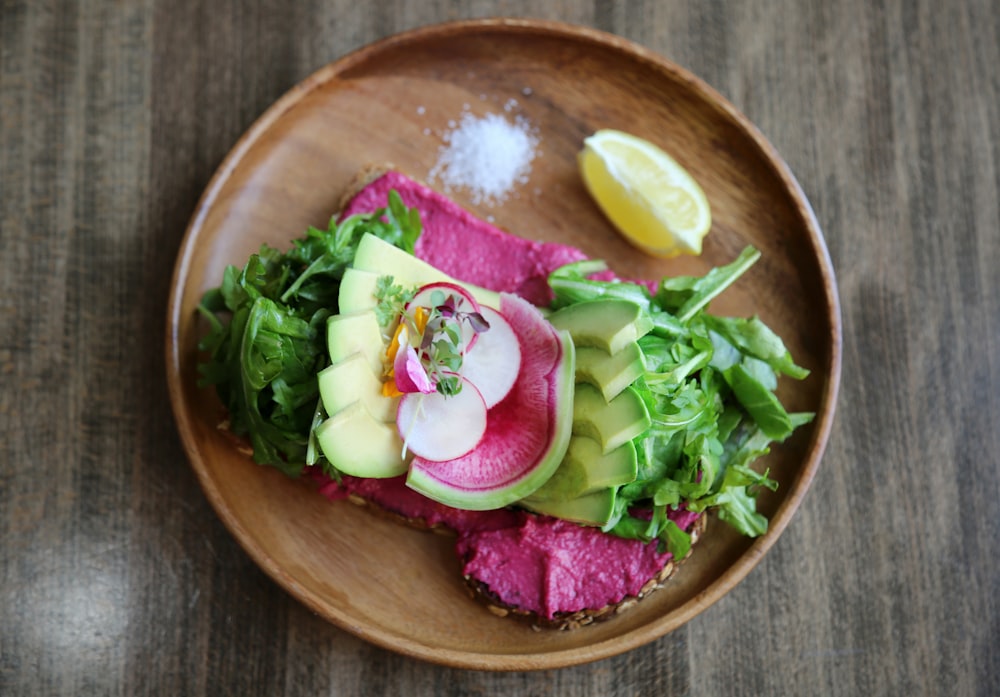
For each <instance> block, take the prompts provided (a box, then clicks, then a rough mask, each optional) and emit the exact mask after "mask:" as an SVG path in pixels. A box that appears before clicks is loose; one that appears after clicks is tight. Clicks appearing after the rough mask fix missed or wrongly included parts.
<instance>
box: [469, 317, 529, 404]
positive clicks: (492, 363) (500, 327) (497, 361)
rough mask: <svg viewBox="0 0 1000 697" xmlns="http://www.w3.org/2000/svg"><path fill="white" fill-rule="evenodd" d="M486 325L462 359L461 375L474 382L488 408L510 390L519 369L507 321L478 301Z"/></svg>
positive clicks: (517, 352)
mask: <svg viewBox="0 0 1000 697" xmlns="http://www.w3.org/2000/svg"><path fill="white" fill-rule="evenodd" d="M479 312H480V314H481V315H482V316H483V319H485V320H486V321H487V322H489V325H490V328H489V330H488V331H485V332H483V333H482V334H480V335H479V340H478V341H477V342H476V346H475V348H474V349H470V350H469V351H468V352H467V353H466V354H465V356H464V357H463V359H462V377H464V378H465V379H466V380H468V381H469V382H471V383H472V384H473V385H475V386H476V387H477V388H478V389H479V392H480V393H481V394H482V395H483V400H484V401H485V402H486V408H487V409H491V408H493V405H495V404H497V403H499V402H500V400H502V399H503V398H504V397H506V396H507V394H508V393H509V392H510V390H511V388H512V387H514V383H515V382H516V381H517V376H518V374H519V373H520V372H521V344H520V342H518V340H517V334H515V333H514V330H513V329H512V328H511V326H510V323H509V322H508V321H507V320H505V319H504V318H503V315H501V314H500V313H499V312H497V311H496V310H494V309H492V308H489V307H486V306H485V305H480V307H479Z"/></svg>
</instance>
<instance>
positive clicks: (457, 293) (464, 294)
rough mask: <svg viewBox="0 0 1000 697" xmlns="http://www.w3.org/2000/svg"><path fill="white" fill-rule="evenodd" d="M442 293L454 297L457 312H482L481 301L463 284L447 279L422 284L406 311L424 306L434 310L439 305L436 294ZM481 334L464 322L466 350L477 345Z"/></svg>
mask: <svg viewBox="0 0 1000 697" xmlns="http://www.w3.org/2000/svg"><path fill="white" fill-rule="evenodd" d="M435 293H441V294H443V296H444V297H445V298H447V297H448V296H449V295H450V296H452V297H454V298H455V300H454V304H455V311H456V312H480V306H479V303H478V302H476V299H475V298H474V297H472V295H471V294H470V293H469V291H467V290H466V289H465V288H463V287H462V286H460V285H458V284H456V283H448V282H447V281H440V282H438V283H428V284H427V285H425V286H421V287H420V288H419V289H418V290H417V293H416V295H414V296H413V300H411V301H410V302H409V303H407V305H406V311H407V312H409V313H411V314H412V312H413V310H414V308H417V307H423V308H426V309H428V310H432V309H434V308H435V307H436V306H437V303H435V302H434V299H433V298H434V294H435ZM478 338H479V335H478V334H477V333H476V332H475V330H474V329H473V328H472V327H471V326H469V323H468V322H463V323H462V345H463V346H465V350H466V351H468V350H469V349H471V348H472V347H473V345H475V343H476V341H477V339H478Z"/></svg>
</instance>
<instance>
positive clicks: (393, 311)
mask: <svg viewBox="0 0 1000 697" xmlns="http://www.w3.org/2000/svg"><path fill="white" fill-rule="evenodd" d="M393 280H394V279H393V277H392V276H379V277H378V278H377V279H376V280H375V300H376V301H377V304H376V305H375V319H376V320H377V321H378V326H379V327H381V328H382V329H383V330H385V329H388V328H389V327H391V326H392V325H393V324H395V322H396V320H397V319H398V318H399V317H400V316H401V315H402V314H403V312H404V311H405V310H406V304H407V303H408V302H410V301H411V300H413V296H414V294H415V293H416V291H417V289H416V288H404V287H403V286H400V285H396V284H395V283H393Z"/></svg>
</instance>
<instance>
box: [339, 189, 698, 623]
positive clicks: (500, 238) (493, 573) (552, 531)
mask: <svg viewBox="0 0 1000 697" xmlns="http://www.w3.org/2000/svg"><path fill="white" fill-rule="evenodd" d="M391 189H395V190H396V191H397V193H398V194H399V195H400V198H401V199H402V200H403V202H404V203H405V204H406V205H407V206H409V207H416V208H417V209H418V210H419V211H420V213H421V219H422V221H423V233H422V234H421V236H420V237H419V238H418V241H417V243H416V248H415V253H416V256H417V257H419V258H421V259H423V260H425V261H427V262H429V263H430V264H432V265H433V266H435V267H437V268H438V269H440V270H441V271H444V272H445V273H447V274H449V275H451V276H453V277H455V278H457V279H459V280H461V281H465V282H467V283H473V284H476V285H479V286H482V287H484V288H488V289H490V290H494V291H501V292H512V293H515V294H518V295H520V296H522V297H524V298H525V299H527V300H529V301H531V302H532V303H534V304H536V305H545V304H547V303H548V302H549V301H550V300H551V298H552V294H551V290H550V289H549V287H548V283H547V278H548V275H549V273H550V272H551V271H553V270H555V269H556V268H558V267H560V266H562V265H564V264H567V263H570V262H574V261H579V260H582V259H585V258H586V256H585V255H584V254H583V252H581V251H580V250H578V249H575V248H573V247H568V246H566V245H561V244H553V243H540V242H532V241H530V240H525V239H522V238H519V237H516V236H514V235H511V234H508V233H506V232H504V231H502V230H500V229H499V228H497V227H495V226H493V225H490V224H489V223H487V222H485V221H483V220H480V219H479V218H476V217H475V216H473V215H472V214H470V213H469V212H468V211H466V210H465V209H463V208H461V207H460V206H458V205H457V204H456V203H454V202H452V201H450V200H449V199H447V198H445V197H444V196H442V195H440V194H438V193H436V192H434V191H433V190H431V189H429V188H427V187H425V186H423V185H421V184H419V183H417V182H415V181H413V180H411V179H409V178H407V177H405V176H404V175H402V174H399V173H398V172H388V173H386V174H383V175H382V176H380V177H379V178H378V179H376V180H375V181H373V182H371V183H370V184H368V185H367V186H366V187H365V188H364V189H362V190H361V191H360V192H359V193H358V194H357V195H356V196H355V197H354V198H353V199H352V200H351V202H350V203H349V205H348V206H347V207H346V209H345V210H344V211H343V217H347V216H349V215H352V214H355V213H367V212H370V211H372V210H376V209H378V208H381V207H383V206H385V203H386V200H387V197H388V192H389V191H390V190H391ZM498 260H502V262H500V261H498ZM320 491H321V493H323V494H324V495H325V496H327V497H329V498H331V499H339V498H345V497H349V496H351V497H359V498H361V499H364V500H365V501H366V502H369V503H372V504H374V505H376V506H378V507H379V508H381V509H383V510H384V511H388V512H390V513H393V514H396V515H397V516H400V517H402V518H404V519H407V520H409V521H411V522H419V523H420V524H421V525H424V526H427V527H443V528H447V529H448V530H451V531H453V532H454V533H455V534H456V535H457V541H456V552H457V554H458V556H459V558H460V559H461V560H462V563H463V565H464V567H463V574H464V575H465V576H466V578H469V579H471V580H473V581H474V582H476V583H478V584H479V585H480V587H484V588H485V589H486V591H487V592H488V594H489V595H490V596H491V597H492V598H496V599H497V600H498V601H499V602H500V603H502V604H504V605H506V606H508V607H511V608H517V609H518V610H521V611H527V612H531V613H534V614H536V615H537V616H538V617H541V618H545V619H550V620H551V619H553V618H555V617H558V616H560V615H566V614H571V613H575V612H578V611H581V610H587V609H594V610H598V609H601V608H605V607H607V606H609V605H615V604H617V603H620V602H621V601H622V600H623V599H625V598H627V597H630V596H637V595H639V594H640V591H641V590H642V588H643V587H644V586H645V585H646V584H647V583H648V582H649V581H650V579H655V578H656V577H657V575H658V574H659V573H660V571H661V570H662V569H663V568H664V566H665V565H666V564H667V562H669V561H670V559H671V555H670V553H669V552H660V551H659V550H658V545H657V543H656V542H655V541H654V542H651V543H648V544H647V543H643V542H640V541H637V540H628V539H624V538H621V537H617V536H614V535H609V534H605V533H603V532H601V531H600V530H599V529H597V528H593V527H586V526H582V525H577V524H575V523H571V522H566V521H563V520H559V519H556V518H550V517H547V516H540V515H536V514H533V513H529V512H526V511H522V510H514V509H501V510H495V511H465V510H458V509H454V508H450V507H448V506H445V505H443V504H440V503H437V502H435V501H431V500H430V499H427V498H425V497H424V496H422V495H420V494H418V493H417V492H415V491H413V490H412V489H409V488H408V487H407V486H406V484H405V477H394V478H390V479H359V478H355V477H347V476H345V477H344V478H343V480H342V482H341V483H340V484H338V483H337V482H335V481H333V480H331V479H328V478H326V477H325V476H324V477H321V478H320ZM670 517H671V518H672V519H673V520H674V522H676V523H677V524H678V526H679V527H681V528H682V529H684V530H689V529H690V528H691V527H692V525H693V524H694V522H695V521H696V520H697V518H698V515H697V514H694V513H690V512H688V511H683V510H681V511H676V512H673V513H671V514H670Z"/></svg>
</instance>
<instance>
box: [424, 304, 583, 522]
mask: <svg viewBox="0 0 1000 697" xmlns="http://www.w3.org/2000/svg"><path fill="white" fill-rule="evenodd" d="M500 297H501V300H500V308H499V310H500V314H501V315H503V316H504V318H505V319H506V320H507V322H508V323H509V324H510V327H511V328H512V329H513V331H514V334H515V335H516V337H517V340H518V343H519V345H520V349H521V370H520V372H519V374H518V376H517V379H516V381H515V383H514V386H513V388H512V389H511V390H510V392H509V393H508V394H507V396H506V397H505V398H504V399H503V400H501V401H500V402H499V403H498V404H497V405H496V406H494V407H493V408H492V409H490V410H489V411H488V412H487V419H486V431H485V433H484V434H483V437H482V440H481V441H480V442H479V444H478V445H477V446H476V447H475V448H474V449H473V450H472V451H471V452H469V453H467V454H466V455H463V456H461V457H457V458H455V459H452V460H448V461H445V462H435V461H431V460H429V459H427V458H424V457H419V456H418V457H415V458H414V459H413V461H412V463H411V465H410V470H409V474H408V476H407V484H408V485H409V486H410V487H411V488H413V489H415V490H416V491H418V492H420V493H421V494H423V495H424V496H427V497H428V498H431V499H434V500H435V501H439V502H440V503H443V504H445V505H448V506H452V507H453V508H462V509H466V510H489V509H494V508H502V507H503V506H506V505H509V504H511V503H514V502H515V501H518V500H520V499H522V498H524V497H525V496H528V495H529V494H531V493H532V492H534V491H535V490H536V489H538V487H540V486H541V485H542V484H544V483H545V482H546V481H547V480H548V479H549V477H551V476H552V474H553V473H554V472H555V471H556V469H557V468H558V467H559V463H560V462H561V461H562V458H563V456H564V455H565V453H566V448H567V446H568V445H569V439H570V434H571V432H572V426H573V424H572V421H573V417H572V411H573V410H572V406H573V384H574V373H575V354H574V350H573V342H572V340H571V339H570V337H569V334H567V333H565V332H557V331H556V330H555V329H554V328H553V327H552V325H550V324H549V323H548V322H546V321H545V319H544V318H543V317H542V315H541V313H540V312H539V311H538V310H537V308H535V307H534V306H533V305H531V304H530V303H528V302H527V301H526V300H522V299H521V298H518V297H517V296H514V295H508V294H502V295H501V296H500ZM486 334H488V332H487V333H484V334H483V337H484V338H485V336H486ZM463 391H464V389H463ZM446 428H448V430H449V432H450V433H451V434H452V435H455V434H456V433H457V431H458V430H459V429H457V428H455V427H453V426H452V427H446Z"/></svg>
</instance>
